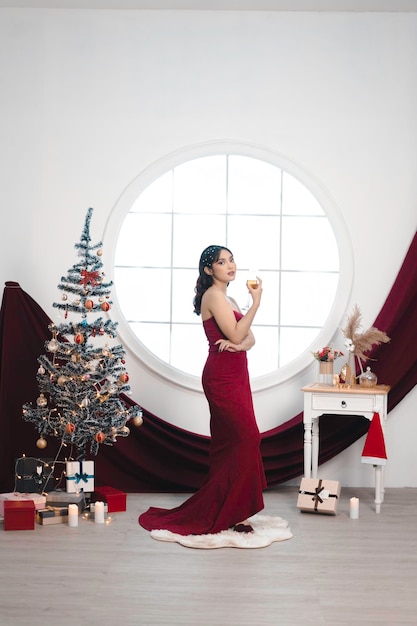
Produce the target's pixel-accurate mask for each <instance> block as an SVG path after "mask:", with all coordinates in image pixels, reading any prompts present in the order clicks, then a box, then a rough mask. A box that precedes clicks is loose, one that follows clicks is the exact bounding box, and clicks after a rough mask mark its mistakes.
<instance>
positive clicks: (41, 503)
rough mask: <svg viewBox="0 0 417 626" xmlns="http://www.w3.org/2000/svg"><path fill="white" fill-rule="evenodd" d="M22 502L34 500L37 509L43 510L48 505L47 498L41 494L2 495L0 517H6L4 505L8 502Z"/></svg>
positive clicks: (0, 496)
mask: <svg viewBox="0 0 417 626" xmlns="http://www.w3.org/2000/svg"><path fill="white" fill-rule="evenodd" d="M22 500H32V502H33V503H34V506H35V509H43V508H44V507H45V504H46V496H43V495H41V494H39V493H17V492H16V491H13V492H11V493H0V516H1V517H3V515H4V504H5V502H8V501H14V502H21V501H22Z"/></svg>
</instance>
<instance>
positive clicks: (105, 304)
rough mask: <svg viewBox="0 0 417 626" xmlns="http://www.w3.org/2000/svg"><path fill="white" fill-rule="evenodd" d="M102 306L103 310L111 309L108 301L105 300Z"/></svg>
mask: <svg viewBox="0 0 417 626" xmlns="http://www.w3.org/2000/svg"><path fill="white" fill-rule="evenodd" d="M101 308H102V310H103V311H108V310H109V309H110V304H109V303H108V302H103V304H102V305H101Z"/></svg>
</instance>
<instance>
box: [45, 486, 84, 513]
mask: <svg viewBox="0 0 417 626" xmlns="http://www.w3.org/2000/svg"><path fill="white" fill-rule="evenodd" d="M69 504H77V505H78V511H79V513H81V512H82V511H84V509H85V494H84V493H83V492H82V491H80V492H78V493H67V492H66V491H50V492H49V493H48V494H47V495H46V505H47V506H48V507H58V508H60V507H61V508H62V507H65V506H66V507H67V506H68V505H69ZM42 508H45V507H42Z"/></svg>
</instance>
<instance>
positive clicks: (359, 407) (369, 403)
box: [301, 383, 390, 513]
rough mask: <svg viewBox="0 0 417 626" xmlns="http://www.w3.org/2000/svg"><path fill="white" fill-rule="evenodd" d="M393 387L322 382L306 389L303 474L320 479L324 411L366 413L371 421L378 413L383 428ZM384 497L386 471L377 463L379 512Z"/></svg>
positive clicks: (376, 489) (376, 485)
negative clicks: (384, 474)
mask: <svg viewBox="0 0 417 626" xmlns="http://www.w3.org/2000/svg"><path fill="white" fill-rule="evenodd" d="M389 390H390V387H389V386H388V385H376V386H375V387H364V386H361V385H352V386H351V387H347V386H343V385H340V386H338V385H323V384H321V383H313V384H311V385H308V386H307V387H303V388H302V389H301V391H303V392H304V416H303V422H304V476H305V477H306V478H317V470H318V461H319V418H320V415H323V414H324V413H330V414H332V415H333V414H334V415H363V416H364V417H366V418H367V419H369V420H372V418H373V415H374V413H379V415H380V417H381V426H382V429H383V430H384V425H385V421H386V419H387V399H388V392H389ZM383 500H384V485H383V471H382V466H381V465H375V511H376V513H380V511H381V504H382V502H383Z"/></svg>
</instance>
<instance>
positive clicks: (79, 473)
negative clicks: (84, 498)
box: [66, 461, 94, 493]
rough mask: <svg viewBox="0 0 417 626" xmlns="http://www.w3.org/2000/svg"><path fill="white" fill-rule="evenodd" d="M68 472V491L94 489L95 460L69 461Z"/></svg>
mask: <svg viewBox="0 0 417 626" xmlns="http://www.w3.org/2000/svg"><path fill="white" fill-rule="evenodd" d="M66 474H67V484H66V489H67V492H68V493H74V492H77V491H88V492H90V491H94V461H67V463H66Z"/></svg>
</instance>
